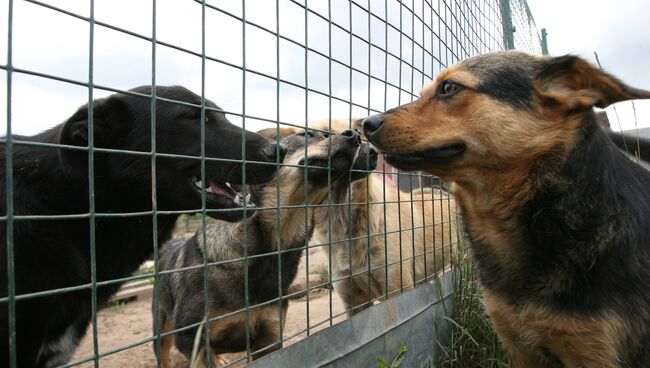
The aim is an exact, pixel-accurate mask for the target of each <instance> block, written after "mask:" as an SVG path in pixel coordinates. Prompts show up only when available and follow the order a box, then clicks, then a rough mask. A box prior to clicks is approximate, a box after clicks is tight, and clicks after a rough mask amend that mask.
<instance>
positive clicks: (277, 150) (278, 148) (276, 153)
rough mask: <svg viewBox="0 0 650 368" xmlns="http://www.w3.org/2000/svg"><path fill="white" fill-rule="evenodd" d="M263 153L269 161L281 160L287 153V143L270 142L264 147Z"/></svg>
mask: <svg viewBox="0 0 650 368" xmlns="http://www.w3.org/2000/svg"><path fill="white" fill-rule="evenodd" d="M264 153H265V154H266V156H267V157H268V158H269V159H270V160H271V161H275V162H282V161H284V156H286V154H287V145H285V144H284V143H280V144H271V145H269V146H268V147H266V148H265V149H264Z"/></svg>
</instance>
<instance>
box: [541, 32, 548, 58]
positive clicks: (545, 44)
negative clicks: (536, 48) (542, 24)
mask: <svg viewBox="0 0 650 368" xmlns="http://www.w3.org/2000/svg"><path fill="white" fill-rule="evenodd" d="M547 35H548V33H546V28H542V54H544V55H548V39H547V38H546V36H547Z"/></svg>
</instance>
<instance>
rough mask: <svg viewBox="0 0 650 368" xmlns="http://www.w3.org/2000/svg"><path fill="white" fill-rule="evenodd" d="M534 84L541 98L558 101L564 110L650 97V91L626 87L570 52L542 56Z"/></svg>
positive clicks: (556, 102) (605, 105)
mask: <svg viewBox="0 0 650 368" xmlns="http://www.w3.org/2000/svg"><path fill="white" fill-rule="evenodd" d="M536 86H537V88H538V90H539V93H540V97H541V98H542V101H543V102H548V103H552V104H554V105H560V106H562V107H563V108H564V110H565V111H576V110H586V109H591V108H592V107H594V106H595V107H600V108H605V107H607V106H609V105H611V104H613V103H616V102H620V101H627V100H633V99H647V98H650V91H645V90H642V89H637V88H633V87H630V86H628V85H626V84H625V83H623V82H621V81H620V80H618V79H617V78H615V77H613V76H611V75H609V74H607V73H605V72H603V71H602V70H600V69H598V68H596V67H594V66H592V65H591V64H590V63H588V62H587V61H586V60H584V59H582V58H580V57H577V56H574V55H565V56H559V57H554V58H549V59H547V60H545V62H544V65H543V67H542V70H541V72H540V73H539V74H538V75H537V78H536Z"/></svg>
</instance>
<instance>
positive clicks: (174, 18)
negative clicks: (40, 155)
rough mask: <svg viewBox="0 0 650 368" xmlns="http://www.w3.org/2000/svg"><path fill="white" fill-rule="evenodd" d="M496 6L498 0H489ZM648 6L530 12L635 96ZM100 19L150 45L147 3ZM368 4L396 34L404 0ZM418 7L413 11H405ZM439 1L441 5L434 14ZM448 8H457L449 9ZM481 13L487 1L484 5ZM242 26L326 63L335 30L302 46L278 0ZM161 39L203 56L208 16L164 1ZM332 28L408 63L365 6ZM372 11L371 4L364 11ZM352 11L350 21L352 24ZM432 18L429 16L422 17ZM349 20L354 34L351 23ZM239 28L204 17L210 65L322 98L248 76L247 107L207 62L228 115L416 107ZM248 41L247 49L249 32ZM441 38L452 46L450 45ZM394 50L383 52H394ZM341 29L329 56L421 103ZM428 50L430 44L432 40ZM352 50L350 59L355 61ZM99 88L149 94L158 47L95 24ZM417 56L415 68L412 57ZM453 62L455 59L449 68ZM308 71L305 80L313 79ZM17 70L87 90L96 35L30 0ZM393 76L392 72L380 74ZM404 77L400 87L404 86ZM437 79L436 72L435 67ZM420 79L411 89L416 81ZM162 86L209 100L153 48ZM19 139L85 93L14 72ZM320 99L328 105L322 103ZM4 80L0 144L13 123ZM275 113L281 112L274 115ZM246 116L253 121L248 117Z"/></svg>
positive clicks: (18, 4) (645, 49) (232, 5)
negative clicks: (595, 57)
mask: <svg viewBox="0 0 650 368" xmlns="http://www.w3.org/2000/svg"><path fill="white" fill-rule="evenodd" d="M493 1H494V0H493ZM644 1H646V2H647V0H626V1H624V2H620V1H619V2H613V1H610V2H604V1H576V0H572V1H566V0H564V1H562V2H560V1H557V0H530V1H529V3H530V6H531V9H532V12H533V16H534V17H535V20H536V23H537V26H538V27H539V28H542V27H546V28H547V30H548V32H549V48H550V51H551V53H552V54H556V55H559V54H563V53H567V52H572V53H577V54H580V55H583V56H586V57H588V58H591V57H592V52H593V50H597V51H598V52H599V54H600V58H601V61H602V63H603V66H604V67H605V69H607V70H609V71H610V72H612V73H613V74H615V75H617V76H619V77H621V78H622V79H623V80H624V81H626V82H628V83H630V84H632V85H634V86H636V87H639V88H650V75H649V74H648V73H647V71H646V69H645V64H646V63H647V62H645V61H647V60H649V59H650V58H649V57H648V56H650V47H649V42H650V41H649V40H648V38H647V35H649V34H650V29H649V27H648V21H647V20H648V19H650V6H647V5H645V6H644V5H642V2H644ZM43 2H45V3H51V4H55V5H56V6H59V7H63V8H64V9H65V10H66V11H69V12H71V13H74V14H78V15H80V16H84V17H87V16H89V1H88V0H65V1H56V0H43ZM207 2H208V3H209V4H211V5H214V6H216V7H218V8H221V9H224V10H226V11H228V12H230V13H231V14H234V15H236V16H238V17H241V16H242V9H241V8H242V6H241V2H240V1H234V0H210V1H207ZM94 3H95V18H96V19H97V20H98V21H99V22H104V23H108V24H111V25H114V26H117V27H121V28H125V29H127V30H128V31H130V32H134V33H137V34H140V35H142V36H144V37H151V36H152V2H151V0H95V2H94ZM327 3H328V2H327V1H325V0H321V1H313V0H312V1H310V2H309V3H308V4H309V7H310V8H311V9H314V10H315V11H317V12H319V13H320V14H322V15H324V16H325V17H327ZM359 3H360V4H367V3H369V6H370V8H371V10H372V11H373V13H376V14H378V15H379V16H380V17H384V12H385V9H384V8H385V7H386V5H385V4H388V12H387V14H388V19H389V22H391V24H395V25H397V24H399V23H400V17H399V14H400V12H399V9H400V7H399V5H398V2H396V1H389V2H387V3H386V2H385V0H367V1H361V0H360V1H359ZM405 3H406V4H407V5H408V6H410V4H411V3H410V2H408V1H407V2H405ZM415 3H416V4H415V6H416V12H421V11H420V10H418V7H421V5H420V2H419V1H416V2H415ZM437 3H438V2H437V1H434V5H435V6H438V5H436V4H437ZM450 3H451V2H450ZM479 3H481V2H479ZM245 4H246V19H247V20H249V21H251V22H253V23H256V24H259V25H261V26H263V27H266V28H268V29H271V30H275V29H276V27H278V28H279V30H280V33H281V34H282V35H284V36H286V37H288V38H290V39H292V40H294V41H296V42H297V43H299V44H305V42H307V43H308V45H309V47H312V48H314V49H316V50H318V51H320V52H322V53H323V54H325V55H327V54H328V23H327V22H326V21H324V20H323V19H321V18H320V17H318V16H316V15H314V14H309V15H308V21H307V25H308V27H307V28H308V32H307V41H305V12H304V9H303V8H302V7H300V6H298V5H296V4H295V3H293V2H291V1H289V0H280V1H279V8H280V11H279V22H278V23H279V26H278V24H276V11H275V1H270V0H247V1H246V2H245ZM156 6H157V15H156V38H157V39H158V40H161V41H163V42H166V43H169V44H174V45H180V46H182V47H183V48H186V49H189V50H191V51H194V52H197V53H200V52H201V33H202V32H201V31H202V27H201V6H200V4H198V3H197V2H194V1H190V0H185V1H180V0H157V1H156ZM331 6H332V9H331V14H332V20H333V21H335V22H337V23H339V24H341V25H342V26H343V27H344V28H346V29H350V27H351V28H352V30H353V32H354V33H355V34H358V35H360V36H361V37H363V38H364V39H368V38H371V40H372V42H373V43H377V44H379V45H380V46H381V47H385V48H387V49H388V50H390V51H391V52H393V53H395V54H399V53H400V36H399V34H398V33H397V32H395V31H392V30H389V33H388V35H386V34H385V27H384V25H383V23H381V22H379V21H377V20H376V19H373V18H371V21H370V23H368V16H367V13H365V12H364V11H362V10H361V9H359V8H358V7H357V6H352V7H350V5H349V2H348V1H346V0H331ZM364 6H365V5H364ZM7 9H8V3H7V0H0V25H2V26H1V27H0V64H5V63H6V60H7V39H8V37H7V27H6V26H5V25H6V21H5V20H6V19H7ZM350 9H352V14H351V15H350V13H349V12H350ZM404 14H408V16H406V17H405V16H403V17H402V27H403V28H402V29H403V31H404V32H405V33H406V34H407V35H408V34H415V35H418V36H417V37H431V36H429V35H426V36H419V35H420V34H422V33H423V32H422V28H419V27H421V26H420V25H419V24H418V23H419V22H418V21H417V20H416V21H415V23H414V24H413V23H411V19H412V17H411V16H410V13H407V12H404V13H403V15H404ZM424 14H425V17H426V16H427V12H424ZM350 18H351V19H352V24H351V25H350ZM242 28H243V27H242V25H241V22H240V21H238V20H236V19H234V18H232V17H229V16H227V15H224V14H222V13H219V12H216V11H213V10H208V11H206V28H205V34H206V43H205V52H206V54H207V55H209V56H211V57H214V58H217V59H221V60H224V61H226V62H228V63H231V65H234V66H238V65H242V62H243V61H244V54H245V63H246V67H247V68H248V69H249V70H255V71H258V72H261V73H264V74H267V75H271V76H274V75H276V72H277V71H279V75H280V78H283V79H285V80H287V81H290V82H292V83H296V84H298V85H304V84H305V83H307V85H308V87H309V88H310V89H314V90H316V91H319V92H321V94H319V93H316V92H308V93H307V94H305V91H304V90H303V89H302V88H298V87H295V86H292V85H290V84H284V83H283V84H281V85H280V87H279V89H280V93H279V97H276V88H277V84H276V81H275V80H274V79H271V78H266V77H263V76H259V75H255V74H253V73H247V75H246V85H245V91H246V93H245V98H243V97H242V96H243V95H244V94H243V89H244V86H243V79H244V77H243V74H242V71H241V70H239V69H237V68H236V67H233V66H228V65H224V64H221V63H218V62H214V61H210V60H207V61H206V65H205V95H206V97H207V98H209V99H211V100H213V101H214V102H215V103H217V104H218V105H220V106H221V107H222V108H224V109H225V110H226V111H230V112H234V113H235V114H242V113H245V114H247V115H250V116H255V117H260V118H263V119H269V120H272V121H276V120H278V118H279V120H280V121H282V122H289V123H294V124H299V125H302V124H304V123H305V121H309V120H320V119H327V118H328V117H329V116H332V117H333V118H337V117H349V116H365V115H367V114H368V112H369V111H368V110H367V109H365V108H359V107H355V106H351V105H350V104H349V103H346V102H342V101H337V100H336V99H332V100H330V99H329V98H327V96H326V95H327V94H328V93H330V80H331V94H332V95H333V96H335V97H338V98H340V99H343V100H350V99H351V100H352V101H353V103H356V104H359V105H362V106H367V105H368V104H369V106H370V108H371V109H372V110H374V111H382V110H384V109H385V108H391V107H394V106H397V105H399V104H400V103H405V102H407V101H410V99H411V98H412V96H411V95H409V94H408V93H405V92H401V93H400V92H399V91H398V89H396V88H393V87H388V90H387V93H386V94H384V85H383V83H380V82H377V81H375V80H372V79H371V83H370V86H368V84H369V83H368V78H367V77H366V76H364V75H363V74H360V73H357V72H354V71H352V72H351V71H350V69H349V68H347V67H344V66H342V65H340V64H337V63H332V64H331V68H332V69H331V72H332V74H331V78H329V77H328V70H329V67H330V65H329V63H328V60H327V58H325V57H322V56H320V55H317V54H315V53H311V52H310V53H309V57H308V58H307V60H305V59H306V57H305V51H304V48H302V47H300V46H298V45H296V44H294V43H292V42H289V41H286V40H281V41H280V45H279V55H280V61H279V65H278V63H277V62H276V60H277V55H278V54H277V50H278V48H277V47H276V37H275V36H273V35H271V34H269V33H266V32H264V31H262V30H260V29H258V28H256V27H254V26H251V25H247V26H246V27H245V30H243V29H242ZM243 32H245V34H246V43H245V48H244V46H243V45H244V43H243V37H242V33H243ZM443 37H444V36H443ZM386 40H387V42H386ZM402 41H403V42H402V49H401V50H402V53H403V60H404V61H406V62H409V63H411V62H413V63H415V64H416V65H418V64H425V65H428V64H429V63H431V60H430V59H428V57H427V56H425V57H424V60H423V56H422V52H421V51H420V50H417V49H415V50H411V48H410V43H409V42H408V40H407V39H406V38H402ZM350 42H351V41H350V37H349V36H348V35H347V34H346V33H345V32H343V31H341V30H339V29H338V28H336V27H333V28H332V48H331V55H332V57H334V58H337V59H338V60H341V61H342V62H343V63H344V64H346V65H350V64H352V66H353V67H354V68H357V69H359V70H361V71H363V72H370V73H371V74H372V75H373V76H376V77H377V78H379V79H386V80H388V81H390V82H391V83H393V84H395V85H401V86H402V87H403V88H404V89H406V90H410V91H411V92H413V93H414V94H417V93H418V92H419V90H420V87H421V86H422V85H423V84H425V83H426V82H428V80H429V77H430V76H429V77H427V76H423V75H421V74H419V73H415V74H414V75H413V78H411V70H410V68H408V67H406V66H405V65H404V64H402V65H400V63H399V61H398V60H397V59H395V58H392V57H389V58H388V63H387V65H384V63H385V56H384V55H383V54H382V53H380V52H378V51H377V50H376V49H374V48H371V50H370V60H368V54H369V50H368V46H367V44H365V43H364V42H361V41H359V40H356V39H354V38H353V39H352V48H350ZM424 43H425V44H427V45H428V44H432V43H431V42H430V41H429V40H427V39H426V38H425V41H424ZM433 45H434V49H433V50H432V51H433V53H434V54H438V52H439V50H437V49H436V48H438V46H437V45H438V44H437V43H433ZM350 50H352V51H350ZM93 52H94V63H93V79H94V83H95V84H97V85H104V86H109V87H113V88H118V89H129V88H132V87H135V86H139V85H144V84H151V83H152V75H151V69H152V68H151V63H152V47H151V43H150V42H149V41H147V40H143V39H140V38H137V37H132V36H128V35H125V34H123V33H120V32H117V31H115V30H111V29H109V28H106V27H102V26H96V27H95V33H94V48H93ZM412 53H413V54H414V58H413V60H411V54H412ZM450 62H453V60H450ZM305 64H306V66H307V72H306V71H305ZM13 65H14V66H15V67H16V68H22V69H27V70H32V71H37V72H40V73H45V74H53V75H56V76H58V77H61V78H66V79H71V80H75V81H79V82H83V83H85V82H87V81H88V76H89V70H88V65H89V25H88V23H87V22H85V21H83V20H80V19H77V18H74V17H70V16H68V15H65V14H61V13H59V12H56V11H53V10H51V9H47V8H45V7H43V6H39V5H36V4H33V3H29V2H26V1H23V0H15V1H14V18H13ZM385 69H387V72H384V70H385ZM400 69H401V71H402V73H401V80H400ZM433 69H434V70H436V71H437V70H438V69H440V66H439V65H438V64H437V63H436V62H435V61H434V62H433ZM411 79H412V80H411ZM155 82H156V84H161V85H169V84H180V85H184V86H186V87H188V88H190V89H191V90H193V91H195V92H200V91H201V85H202V77H201V59H200V58H198V57H196V56H192V55H189V54H187V53H184V52H181V51H178V50H175V49H173V48H170V47H166V46H162V45H159V46H157V47H156V78H155ZM12 90H13V94H12V129H13V130H14V132H15V133H17V134H34V133H37V132H39V131H42V130H44V129H46V128H49V127H51V126H53V125H56V124H58V123H61V122H63V121H64V120H65V119H66V118H67V117H69V116H70V115H72V113H74V111H75V110H76V109H77V108H78V107H79V106H80V105H82V104H84V103H85V102H86V101H87V98H88V97H87V88H86V87H84V86H78V85H73V84H68V83H64V82H59V81H55V80H50V79H46V78H40V77H35V76H30V75H26V74H22V73H14V74H13V81H12ZM108 94H110V92H106V91H102V90H96V91H95V97H103V96H106V95H108ZM323 94H324V95H323ZM6 102H7V98H6V73H5V72H4V71H2V72H0V114H1V116H2V117H0V134H3V132H4V127H5V125H6V122H5V117H6ZM278 108H279V110H278ZM636 108H637V116H638V118H637V121H638V124H639V126H650V103H637V104H636ZM244 109H245V111H244ZM631 111H632V109H631V108H630V104H619V105H618V112H619V115H620V116H621V120H622V122H623V126H624V129H630V128H632V127H634V118H633V115H632V113H631ZM229 118H230V120H231V121H232V122H234V123H236V124H241V123H242V119H241V118H240V117H238V116H237V115H229ZM610 121H612V123H613V124H616V120H615V118H614V117H613V116H612V115H610ZM267 126H272V125H270V123H268V122H264V121H259V120H255V119H251V118H247V119H246V128H247V129H249V130H257V129H260V128H263V127H267Z"/></svg>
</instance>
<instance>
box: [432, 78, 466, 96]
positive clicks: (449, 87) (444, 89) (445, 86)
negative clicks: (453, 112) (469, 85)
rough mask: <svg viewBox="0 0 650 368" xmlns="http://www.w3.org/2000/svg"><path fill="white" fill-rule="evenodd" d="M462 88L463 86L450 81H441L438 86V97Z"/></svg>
mask: <svg viewBox="0 0 650 368" xmlns="http://www.w3.org/2000/svg"><path fill="white" fill-rule="evenodd" d="M462 89H463V86H461V85H460V84H456V83H453V82H450V81H443V82H442V83H440V87H438V97H449V96H452V95H455V94H456V93H458V92H460V90H462Z"/></svg>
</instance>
